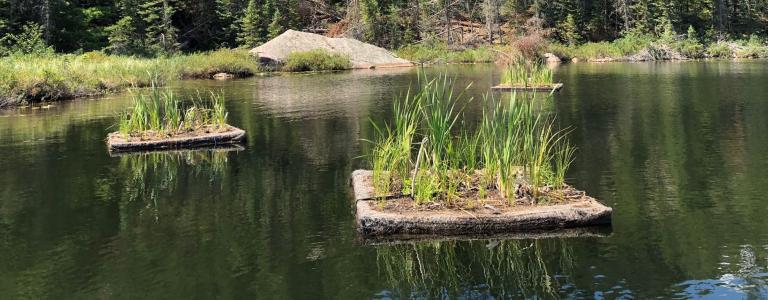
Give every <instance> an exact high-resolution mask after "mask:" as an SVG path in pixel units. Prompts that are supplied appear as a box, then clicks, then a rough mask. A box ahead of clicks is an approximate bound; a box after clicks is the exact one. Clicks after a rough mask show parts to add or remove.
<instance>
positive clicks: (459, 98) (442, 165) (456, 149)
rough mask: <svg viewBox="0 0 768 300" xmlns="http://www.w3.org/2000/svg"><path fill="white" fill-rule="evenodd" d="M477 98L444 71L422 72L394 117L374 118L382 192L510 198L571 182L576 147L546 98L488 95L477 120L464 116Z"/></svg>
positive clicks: (453, 199) (421, 199)
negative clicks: (381, 120) (439, 74)
mask: <svg viewBox="0 0 768 300" xmlns="http://www.w3.org/2000/svg"><path fill="white" fill-rule="evenodd" d="M470 101H472V98H465V97H464V96H463V90H462V89H460V88H456V87H455V86H454V81H453V80H451V79H450V78H448V77H445V76H443V77H438V78H432V79H427V78H424V79H420V85H419V89H418V91H417V92H415V93H411V92H409V93H408V94H407V95H406V96H405V97H402V98H400V99H396V100H395V101H394V104H393V111H394V121H393V122H392V123H390V124H385V125H383V126H380V125H377V124H375V123H374V128H375V132H376V136H375V138H374V140H373V141H371V142H372V143H373V148H372V151H371V153H370V161H371V164H372V168H373V178H374V189H375V192H376V194H377V195H379V196H388V195H394V196H409V197H410V198H411V199H413V200H414V202H415V203H416V204H425V203H442V204H445V205H449V206H452V205H456V204H459V203H464V204H468V202H467V201H466V199H470V198H471V199H485V198H486V197H489V196H491V195H497V196H498V197H500V198H503V199H506V200H507V201H508V203H509V204H514V203H515V202H518V201H521V199H524V200H525V201H528V202H531V203H534V202H535V203H541V202H546V201H550V200H558V199H560V198H562V197H558V196H557V195H556V194H555V193H553V192H554V191H559V190H564V189H568V188H569V187H568V186H567V185H566V184H565V176H566V172H567V170H568V167H569V166H570V164H571V162H572V161H573V155H574V153H575V150H574V148H573V147H572V146H571V145H570V144H569V142H568V139H567V132H566V131H563V130H559V129H557V128H556V126H555V120H554V117H553V116H552V115H549V114H546V113H543V112H541V110H540V107H541V105H542V104H543V102H544V101H546V100H539V99H537V98H536V97H535V96H529V97H528V98H525V97H518V96H516V95H515V94H512V96H511V97H510V98H509V100H508V101H497V100H496V99H494V98H493V97H492V96H486V97H484V99H483V105H484V109H483V115H482V120H481V122H480V124H479V125H478V126H468V125H467V124H466V123H464V122H461V121H460V120H462V119H463V114H464V108H465V107H466V105H467V104H468V103H469V102H470ZM468 205H469V204H468Z"/></svg>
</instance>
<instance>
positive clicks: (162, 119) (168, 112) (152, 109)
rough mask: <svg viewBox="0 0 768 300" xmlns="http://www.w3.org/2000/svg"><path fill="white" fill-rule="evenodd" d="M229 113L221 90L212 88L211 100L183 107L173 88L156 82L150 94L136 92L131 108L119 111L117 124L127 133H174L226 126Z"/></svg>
mask: <svg viewBox="0 0 768 300" xmlns="http://www.w3.org/2000/svg"><path fill="white" fill-rule="evenodd" d="M227 116H228V113H227V111H226V108H225V107H224V96H223V95H222V94H219V93H215V92H211V96H210V100H208V101H203V100H197V101H193V104H192V105H191V106H189V107H184V105H182V102H181V101H180V100H179V99H178V98H177V97H176V96H175V95H174V94H173V92H171V91H164V90H162V89H160V88H159V87H157V85H154V84H153V85H152V88H151V90H150V91H149V93H148V94H139V95H134V97H133V100H132V105H131V107H130V109H129V111H128V112H126V113H123V114H121V115H120V118H119V120H118V128H119V132H120V133H121V134H123V135H124V136H133V135H141V134H145V133H148V132H154V133H155V134H165V135H173V134H177V133H180V132H182V131H185V130H186V131H194V130H197V129H201V128H203V127H213V128H215V129H224V128H226V127H227V126H228V125H227V124H226V120H227Z"/></svg>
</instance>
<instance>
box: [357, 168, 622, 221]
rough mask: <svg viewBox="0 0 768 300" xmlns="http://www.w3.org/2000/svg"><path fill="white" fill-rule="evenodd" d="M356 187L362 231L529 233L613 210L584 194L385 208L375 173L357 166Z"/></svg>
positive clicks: (602, 218)
mask: <svg viewBox="0 0 768 300" xmlns="http://www.w3.org/2000/svg"><path fill="white" fill-rule="evenodd" d="M352 186H353V189H354V195H355V200H356V203H355V208H356V222H357V227H358V231H359V232H360V233H361V234H362V235H363V236H382V235H488V234H498V233H527V232H536V231H539V232H541V231H546V230H552V229H559V228H575V227H584V226H593V225H605V224H610V223H611V214H612V209H611V208H610V207H607V206H605V205H603V204H601V203H600V202H598V201H597V200H595V199H594V198H591V197H586V196H585V197H584V200H581V201H575V202H568V203H565V204H557V205H537V206H519V207H514V208H513V209H510V210H505V211H502V212H494V211H488V210H475V211H472V212H468V211H464V210H455V209H440V210H414V211H387V210H382V209H378V207H377V200H375V199H376V198H377V197H381V196H387V195H375V194H374V189H373V172H371V171H369V170H357V171H354V172H353V173H352ZM384 201H386V200H384ZM550 234H551V233H550Z"/></svg>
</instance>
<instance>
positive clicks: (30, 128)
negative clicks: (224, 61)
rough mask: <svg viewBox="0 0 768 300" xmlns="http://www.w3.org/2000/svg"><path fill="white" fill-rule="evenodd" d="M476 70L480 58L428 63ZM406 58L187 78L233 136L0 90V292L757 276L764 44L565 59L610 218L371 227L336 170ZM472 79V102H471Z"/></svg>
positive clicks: (595, 184) (659, 284)
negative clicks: (133, 138)
mask: <svg viewBox="0 0 768 300" xmlns="http://www.w3.org/2000/svg"><path fill="white" fill-rule="evenodd" d="M444 71H445V72H448V73H450V74H452V75H455V76H457V77H458V80H459V81H460V82H461V83H469V82H474V84H473V86H472V88H471V89H470V92H469V93H470V94H471V95H473V96H475V97H477V98H479V97H481V95H482V94H483V93H485V92H487V90H488V88H489V87H490V86H491V85H492V84H493V83H495V82H496V80H498V70H497V69H496V68H495V67H494V66H454V67H447V68H433V69H429V70H428V72H430V73H438V72H444ZM416 77H417V75H416V71H415V70H403V69H400V70H386V71H381V70H379V71H361V72H351V73H349V72H348V73H334V74H323V75H293V76H276V77H267V78H254V79H248V80H238V81H228V82H216V81H194V82H190V81H188V82H183V83H181V84H180V85H179V86H177V87H175V88H176V89H178V90H179V92H180V93H189V94H192V93H195V91H196V90H203V89H207V88H214V89H222V90H224V91H225V93H226V95H227V96H228V99H229V101H228V103H227V106H228V108H229V110H230V121H231V123H233V124H235V125H237V126H240V127H242V128H243V129H245V130H246V131H247V132H248V136H247V142H246V145H245V149H244V150H242V151H214V152H192V153H188V152H185V153H170V154H169V153H165V154H145V155H133V156H122V157H110V156H109V155H108V153H107V151H106V147H105V145H104V143H103V139H104V137H105V135H106V133H107V132H108V131H110V128H109V127H110V126H111V125H112V124H113V123H114V122H115V115H116V114H117V112H119V111H121V110H123V109H125V108H126V107H127V104H128V103H127V99H126V97H124V96H121V97H113V98H109V99H101V100H87V101H72V102H68V103H62V104H57V105H56V106H54V107H52V108H49V109H40V110H32V109H25V110H18V111H5V112H0V298H62V297H63V298H214V297H221V298H296V299H305V298H309V299H317V298H339V299H360V298H411V297H413V298H420V297H423V298H433V297H448V298H535V297H539V298H609V299H613V298H649V297H656V296H661V297H664V298H670V297H677V298H691V297H715V296H729V297H733V298H766V297H768V289H766V281H768V269H767V268H768V226H767V225H768V218H766V217H765V216H766V215H767V214H768V206H766V196H765V193H764V192H763V188H764V187H765V186H768V151H766V149H768V135H766V134H765V132H767V131H768V118H766V116H768V85H766V84H765V83H768V63H765V62H707V63H665V64H604V65H596V64H576V65H567V66H564V67H562V68H560V69H559V70H558V72H557V77H558V78H559V80H561V81H562V82H563V83H565V85H566V87H565V89H564V90H563V91H562V93H561V94H560V95H558V96H557V97H556V100H555V102H554V103H552V104H551V105H549V106H547V107H545V108H544V109H545V110H547V111H549V112H554V113H557V114H558V116H559V118H560V123H561V125H562V126H564V127H571V128H572V129H573V135H572V137H571V140H572V141H573V143H574V144H576V145H577V146H578V148H579V152H578V154H577V159H576V162H575V165H574V167H573V169H572V170H571V172H570V174H569V178H570V182H572V183H573V184H574V185H576V186H578V187H580V188H583V189H586V190H587V191H588V192H589V193H590V194H593V195H595V196H597V197H598V198H600V199H601V200H603V201H604V202H606V203H607V204H609V205H611V206H613V207H614V209H615V215H614V224H613V234H612V235H611V236H610V237H605V238H583V239H547V240H507V241H493V240H490V241H471V242H457V241H451V242H441V243H436V242H426V243H413V244H400V245H379V246H364V245H362V244H361V243H360V241H359V240H358V237H357V236H356V234H355V232H354V224H353V220H354V215H353V211H352V206H351V200H350V199H351V196H350V190H349V188H348V186H347V180H348V176H349V173H350V172H351V171H352V170H353V169H355V168H358V167H362V166H364V163H363V161H362V160H360V159H359V158H358V157H359V156H360V155H362V154H364V153H365V152H366V150H367V149H366V147H367V145H366V144H365V143H364V142H361V141H360V139H361V138H370V137H371V136H372V128H371V126H370V123H369V119H373V120H379V121H382V120H387V119H388V118H390V116H391V111H390V107H391V99H392V98H393V97H394V96H395V95H397V94H399V93H403V92H405V91H406V90H407V88H408V86H409V84H410V83H411V82H412V81H413V80H415V79H416ZM479 103H480V101H475V102H473V104H471V105H470V107H469V108H468V110H467V115H466V120H467V122H469V123H471V122H473V121H474V120H477V117H478V115H479V105H480V104H479Z"/></svg>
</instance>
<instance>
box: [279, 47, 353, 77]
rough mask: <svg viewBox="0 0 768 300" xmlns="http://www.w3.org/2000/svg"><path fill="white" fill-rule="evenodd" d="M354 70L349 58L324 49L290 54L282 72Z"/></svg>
mask: <svg viewBox="0 0 768 300" xmlns="http://www.w3.org/2000/svg"><path fill="white" fill-rule="evenodd" d="M351 68H352V63H351V62H350V61H349V57H348V56H346V55H343V54H337V53H331V52H328V51H326V50H324V49H316V50H309V51H296V52H291V54H288V57H287V58H286V59H285V62H284V63H283V66H282V70H283V71H287V72H307V71H332V70H347V69H351Z"/></svg>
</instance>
